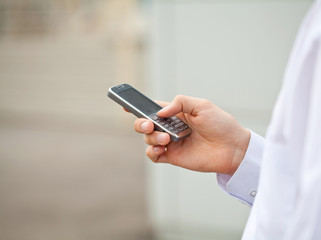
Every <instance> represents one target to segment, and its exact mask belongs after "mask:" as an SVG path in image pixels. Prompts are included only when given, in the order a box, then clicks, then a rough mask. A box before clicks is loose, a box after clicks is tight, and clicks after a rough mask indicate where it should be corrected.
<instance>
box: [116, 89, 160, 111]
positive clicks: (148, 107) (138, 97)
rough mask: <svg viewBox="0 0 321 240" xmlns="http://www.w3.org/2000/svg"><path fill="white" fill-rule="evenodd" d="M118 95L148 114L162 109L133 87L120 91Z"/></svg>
mask: <svg viewBox="0 0 321 240" xmlns="http://www.w3.org/2000/svg"><path fill="white" fill-rule="evenodd" d="M118 95H119V96H121V97H122V98H123V99H125V100H126V101H127V102H129V103H130V104H132V105H133V106H135V107H136V108H138V109H139V110H140V111H142V112H144V113H145V114H146V115H148V116H149V115H152V114H154V113H156V112H158V111H159V110H161V109H162V108H161V107H160V106H159V105H158V104H156V103H155V102H153V101H151V100H150V99H149V98H147V97H145V96H144V95H143V94H141V93H140V92H138V91H136V90H135V89H133V88H129V89H127V90H124V91H121V92H119V93H118Z"/></svg>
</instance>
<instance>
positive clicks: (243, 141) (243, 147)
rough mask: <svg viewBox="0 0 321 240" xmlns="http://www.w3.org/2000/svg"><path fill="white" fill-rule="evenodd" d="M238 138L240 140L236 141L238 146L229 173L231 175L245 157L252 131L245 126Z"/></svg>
mask: <svg viewBox="0 0 321 240" xmlns="http://www.w3.org/2000/svg"><path fill="white" fill-rule="evenodd" d="M236 139H237V140H238V141H237V142H236V147H235V148H234V154H233V159H232V164H231V169H230V171H229V173H228V174H229V175H231V176H232V175H233V174H234V173H235V172H236V170H237V169H238V167H239V166H240V164H241V162H242V161H243V159H244V157H245V154H246V151H247V148H248V146H249V143H250V139H251V132H250V131H249V130H247V129H245V128H243V130H242V132H240V135H239V136H238V137H237V138H236Z"/></svg>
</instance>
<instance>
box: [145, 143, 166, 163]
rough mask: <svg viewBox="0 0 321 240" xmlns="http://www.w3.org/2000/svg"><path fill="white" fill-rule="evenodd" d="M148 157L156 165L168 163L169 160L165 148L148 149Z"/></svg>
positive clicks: (151, 147)
mask: <svg viewBox="0 0 321 240" xmlns="http://www.w3.org/2000/svg"><path fill="white" fill-rule="evenodd" d="M146 155H147V157H148V158H149V159H150V160H152V161H153V162H155V163H160V162H162V163H166V162H167V158H166V157H165V155H166V148H165V146H149V147H147V149H146Z"/></svg>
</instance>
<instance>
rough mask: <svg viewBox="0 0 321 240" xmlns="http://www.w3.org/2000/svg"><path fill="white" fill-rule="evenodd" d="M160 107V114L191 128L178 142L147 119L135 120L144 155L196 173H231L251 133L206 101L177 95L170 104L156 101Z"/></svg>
mask: <svg viewBox="0 0 321 240" xmlns="http://www.w3.org/2000/svg"><path fill="white" fill-rule="evenodd" d="M158 103H159V104H160V105H162V106H163V107H164V108H163V109H162V110H161V111H159V112H158V115H159V116H160V117H172V116H175V115H176V116H178V117H179V118H180V119H182V120H183V121H184V122H185V123H187V124H188V125H189V126H190V128H191V129H192V131H193V132H192V134H191V135H190V136H189V137H188V138H186V139H184V140H182V141H179V142H176V143H175V142H172V141H170V137H169V135H168V134H167V133H163V132H158V131H154V125H153V123H152V122H151V121H150V120H147V119H142V118H140V119H137V120H136V121H135V123H134V128H135V131H136V132H138V133H142V134H144V141H145V142H146V143H147V144H148V145H149V146H148V147H147V149H146V155H147V156H148V157H149V158H150V159H151V160H152V161H153V162H155V163H169V164H172V165H175V166H179V167H183V168H186V169H190V170H194V171H199V172H216V173H224V174H229V175H233V174H234V173H235V171H236V170H237V168H238V166H239V165H240V163H241V162H242V160H243V158H244V156H245V153H246V150H247V147H248V145H249V141H250V137H251V133H250V132H249V131H248V130H246V129H245V128H243V127H242V126H241V125H240V124H239V123H238V122H237V121H236V120H235V119H234V118H233V117H232V116H231V115H230V114H228V113H226V112H224V111H223V110H222V109H220V108H219V107H217V106H216V105H214V104H213V103H211V102H210V101H208V100H205V99H199V98H193V97H188V96H181V95H180V96H177V97H176V98H175V99H174V100H173V101H172V102H171V103H165V102H158Z"/></svg>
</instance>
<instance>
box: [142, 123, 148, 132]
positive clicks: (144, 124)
mask: <svg viewBox="0 0 321 240" xmlns="http://www.w3.org/2000/svg"><path fill="white" fill-rule="evenodd" d="M141 128H142V130H143V131H144V132H147V131H148V122H143V123H142V125H141Z"/></svg>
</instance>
